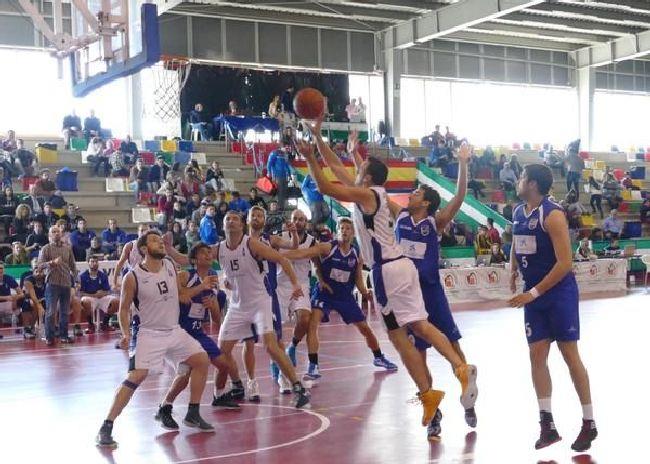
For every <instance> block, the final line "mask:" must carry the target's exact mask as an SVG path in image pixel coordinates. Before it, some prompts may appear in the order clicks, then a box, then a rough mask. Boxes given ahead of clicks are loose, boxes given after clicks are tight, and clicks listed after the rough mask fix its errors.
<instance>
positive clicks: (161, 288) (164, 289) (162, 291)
mask: <svg viewBox="0 0 650 464" xmlns="http://www.w3.org/2000/svg"><path fill="white" fill-rule="evenodd" d="M156 285H158V291H159V292H160V294H161V295H164V294H165V293H169V288H167V282H164V281H163V282H158V283H157V284H156Z"/></svg>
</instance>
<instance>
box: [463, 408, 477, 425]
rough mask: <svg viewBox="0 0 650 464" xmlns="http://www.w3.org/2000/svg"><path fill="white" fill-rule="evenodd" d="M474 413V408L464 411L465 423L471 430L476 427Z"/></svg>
mask: <svg viewBox="0 0 650 464" xmlns="http://www.w3.org/2000/svg"><path fill="white" fill-rule="evenodd" d="M476 422H477V419H476V411H475V410H474V408H469V409H465V423H466V424H467V425H469V426H470V427H471V428H474V427H476Z"/></svg>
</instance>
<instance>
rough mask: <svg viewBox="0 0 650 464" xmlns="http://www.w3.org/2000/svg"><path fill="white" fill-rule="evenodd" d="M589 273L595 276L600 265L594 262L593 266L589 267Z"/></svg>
mask: <svg viewBox="0 0 650 464" xmlns="http://www.w3.org/2000/svg"><path fill="white" fill-rule="evenodd" d="M589 274H590V275H591V276H595V275H596V274H598V266H596V265H595V264H592V265H591V267H590V268H589Z"/></svg>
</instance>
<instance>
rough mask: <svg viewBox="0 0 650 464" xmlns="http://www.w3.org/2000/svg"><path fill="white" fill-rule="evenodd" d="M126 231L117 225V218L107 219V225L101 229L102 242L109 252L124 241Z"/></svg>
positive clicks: (112, 251) (113, 250)
mask: <svg viewBox="0 0 650 464" xmlns="http://www.w3.org/2000/svg"><path fill="white" fill-rule="evenodd" d="M126 241H127V240H126V232H124V231H123V230H122V229H120V228H119V227H118V226H117V219H115V218H111V219H109V220H108V227H107V228H106V229H104V230H103V231H102V243H103V244H104V247H105V248H106V249H107V250H108V252H109V253H111V254H112V253H114V252H115V250H117V248H118V247H119V246H120V245H124V244H125V243H126Z"/></svg>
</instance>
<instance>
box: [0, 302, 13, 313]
mask: <svg viewBox="0 0 650 464" xmlns="http://www.w3.org/2000/svg"><path fill="white" fill-rule="evenodd" d="M13 312H14V303H13V301H0V314H13Z"/></svg>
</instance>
